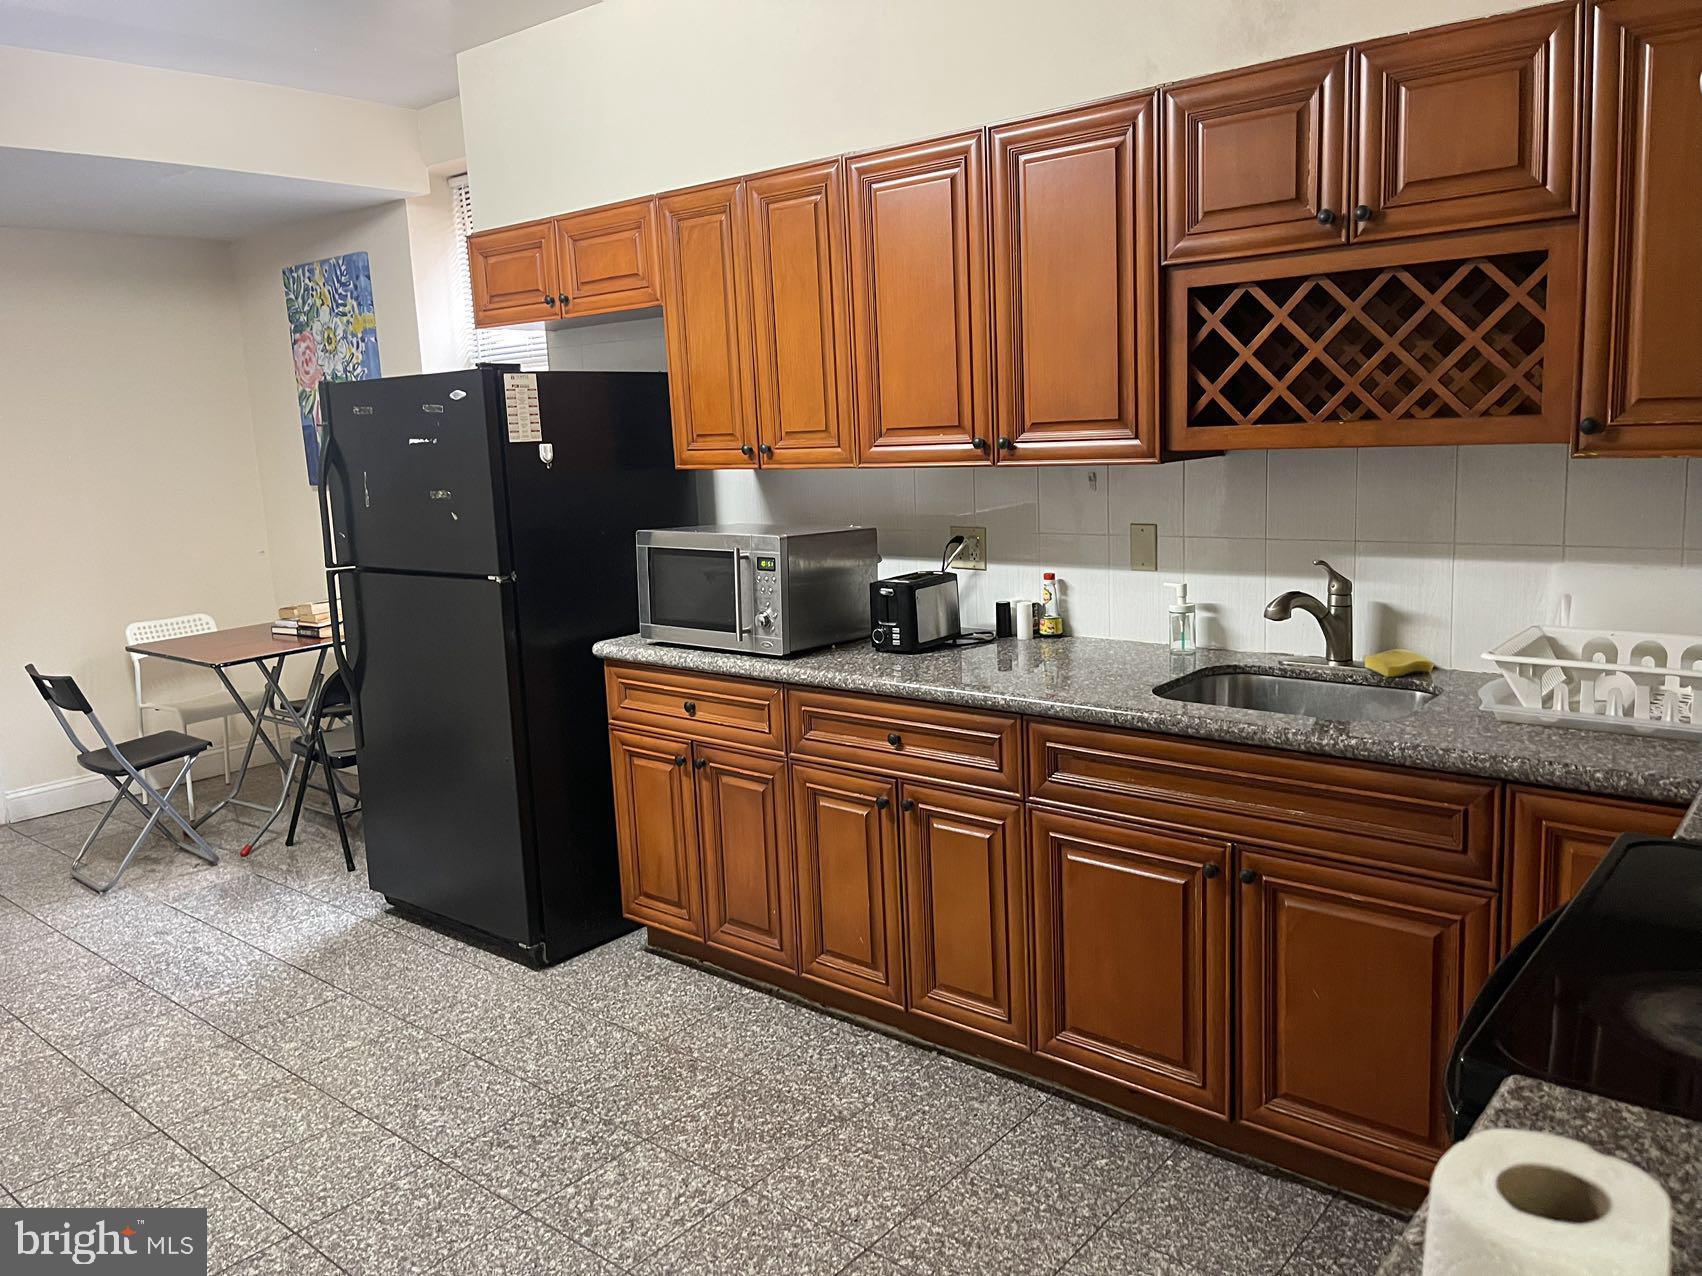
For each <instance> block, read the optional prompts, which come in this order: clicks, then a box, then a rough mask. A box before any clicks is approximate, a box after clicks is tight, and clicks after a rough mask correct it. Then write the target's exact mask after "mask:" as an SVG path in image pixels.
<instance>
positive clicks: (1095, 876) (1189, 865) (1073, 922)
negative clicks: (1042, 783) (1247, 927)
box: [1029, 811, 1229, 1116]
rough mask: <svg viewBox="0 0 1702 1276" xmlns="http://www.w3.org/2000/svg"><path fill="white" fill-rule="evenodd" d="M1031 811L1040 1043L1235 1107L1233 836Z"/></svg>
mask: <svg viewBox="0 0 1702 1276" xmlns="http://www.w3.org/2000/svg"><path fill="white" fill-rule="evenodd" d="M1030 820H1031V824H1030V834H1029V843H1030V855H1031V860H1032V864H1033V895H1034V990H1035V995H1034V1002H1035V1021H1036V1039H1035V1049H1036V1050H1037V1052H1038V1053H1040V1054H1041V1055H1044V1056H1047V1057H1050V1058H1053V1059H1057V1060H1060V1061H1062V1062H1064V1063H1067V1064H1069V1065H1071V1066H1072V1067H1074V1068H1079V1069H1082V1070H1085V1071H1087V1072H1092V1073H1097V1074H1099V1075H1101V1076H1105V1077H1109V1078H1111V1079H1112V1080H1115V1081H1119V1082H1122V1083H1124V1084H1126V1085H1130V1086H1133V1087H1135V1088H1137V1089H1140V1090H1145V1091H1149V1092H1151V1093H1153V1094H1158V1095H1162V1096H1164V1097H1166V1098H1171V1099H1177V1100H1180V1101H1181V1102H1183V1103H1187V1104H1189V1105H1191V1106H1194V1107H1198V1108H1203V1109H1205V1110H1206V1111H1209V1112H1213V1113H1217V1114H1219V1115H1222V1116H1227V1115H1228V1114H1229V1064H1228V1050H1229V973H1228V972H1229V891H1228V888H1227V886H1226V885H1225V881H1226V876H1227V874H1226V869H1227V865H1228V860H1229V847H1228V845H1227V844H1225V843H1223V842H1213V841H1208V840H1205V839H1196V838H1185V837H1178V836H1175V835H1172V834H1168V833H1157V832H1149V831H1146V830H1142V829H1134V828H1127V827H1123V826H1120V825H1116V824H1111V823H1108V822H1105V821H1101V820H1091V819H1083V818H1081V817H1079V816H1075V815H1065V814H1062V813H1059V812H1053V811H1035V812H1033V813H1032V815H1031V817H1030Z"/></svg>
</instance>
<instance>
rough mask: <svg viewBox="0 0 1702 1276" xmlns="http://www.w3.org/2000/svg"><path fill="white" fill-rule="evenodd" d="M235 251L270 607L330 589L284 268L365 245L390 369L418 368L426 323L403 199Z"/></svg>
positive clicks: (384, 361)
mask: <svg viewBox="0 0 1702 1276" xmlns="http://www.w3.org/2000/svg"><path fill="white" fill-rule="evenodd" d="M228 251H229V255H230V259H231V262H232V267H233V269H234V271H235V279H236V288H237V298H238V303H239V305H240V307H241V326H240V344H241V353H240V356H239V357H240V358H241V360H242V363H241V366H242V367H245V368H246V369H247V384H248V393H249V396H250V407H249V411H250V414H251V416H252V418H253V422H254V448H255V452H256V454H257V456H258V459H259V477H260V491H261V497H262V505H261V512H262V514H263V520H264V522H263V531H264V535H265V538H266V542H267V544H268V545H269V546H270V547H271V555H270V564H271V577H270V580H269V582H268V584H269V587H270V589H269V593H268V596H267V610H268V611H270V610H271V609H272V607H274V606H276V605H278V604H282V603H287V602H303V601H307V600H309V599H316V598H323V597H324V596H325V563H324V556H323V552H322V550H321V546H320V534H319V505H318V499H317V496H316V494H315V492H314V489H313V488H312V487H311V486H309V484H308V481H307V461H306V457H305V456H304V455H303V450H302V439H301V418H300V414H299V411H298V409H297V407H296V383H295V366H294V363H293V362H292V360H291V356H290V325H289V318H288V316H287V315H286V313H285V311H284V291H283V270H284V268H285V267H286V266H295V265H299V264H301V263H302V262H306V261H317V260H319V259H320V258H324V257H332V256H335V255H337V254H338V253H346V252H357V251H364V252H366V253H367V254H368V255H369V256H370V258H371V264H372V294H373V314H374V316H375V317H376V319H377V322H378V359H379V368H380V370H381V371H382V372H383V374H384V375H385V376H402V375H405V374H407V373H411V372H419V371H420V370H421V364H420V323H419V315H418V312H417V310H416V308H415V292H414V264H413V256H412V249H411V246H410V240H409V216H408V209H407V206H406V204H405V203H404V202H403V201H400V200H397V201H395V202H392V203H389V204H385V205H383V206H381V207H379V208H375V209H371V210H365V211H362V212H357V213H343V214H338V215H336V216H332V217H319V218H314V219H312V220H310V221H305V222H299V223H296V224H295V225H292V226H289V227H286V228H284V229H283V230H279V231H274V232H270V233H268V234H265V235H258V236H255V237H253V238H251V239H244V240H241V241H239V242H237V243H236V244H233V245H231V247H230V249H229V250H228ZM445 320H446V321H447V315H446V316H445Z"/></svg>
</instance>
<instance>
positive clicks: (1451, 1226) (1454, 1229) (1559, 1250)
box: [1424, 1130, 1672, 1276]
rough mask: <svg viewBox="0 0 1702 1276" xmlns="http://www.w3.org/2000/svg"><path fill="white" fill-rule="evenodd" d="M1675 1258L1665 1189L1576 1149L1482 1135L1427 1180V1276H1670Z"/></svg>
mask: <svg viewBox="0 0 1702 1276" xmlns="http://www.w3.org/2000/svg"><path fill="white" fill-rule="evenodd" d="M1671 1257H1672V1202H1671V1201H1670V1200H1669V1199H1668V1198H1667V1193H1666V1189H1665V1188H1663V1187H1662V1186H1661V1185H1660V1184H1659V1183H1657V1182H1656V1181H1655V1180H1654V1179H1653V1178H1651V1177H1650V1176H1649V1175H1648V1174H1646V1173H1644V1172H1643V1171H1642V1170H1640V1169H1638V1168H1637V1167H1636V1166H1635V1165H1630V1164H1627V1163H1626V1162H1624V1161H1621V1160H1619V1159H1618V1158H1617V1157H1612V1156H1603V1155H1602V1154H1601V1153H1600V1152H1597V1151H1596V1150H1595V1149H1594V1148H1591V1147H1587V1146H1585V1145H1584V1144H1582V1143H1579V1142H1577V1141H1576V1140H1573V1139H1563V1138H1561V1137H1560V1136H1559V1135H1557V1134H1538V1133H1536V1132H1534V1131H1531V1130H1484V1131H1483V1132H1481V1133H1479V1134H1474V1135H1472V1136H1471V1137H1470V1138H1468V1139H1466V1140H1465V1141H1464V1142H1462V1143H1457V1144H1455V1145H1454V1146H1453V1147H1452V1148H1450V1149H1449V1150H1448V1151H1447V1153H1446V1154H1444V1155H1443V1157H1442V1159H1441V1160H1440V1161H1438V1162H1437V1163H1436V1172H1435V1173H1434V1174H1433V1175H1432V1176H1431V1179H1430V1218H1429V1221H1428V1222H1427V1223H1426V1224H1425V1229H1424V1272H1425V1276H1491V1274H1493V1276H1536V1274H1537V1273H1545V1274H1551V1276H1585V1274H1586V1273H1588V1276H1667V1273H1668V1272H1669V1270H1670V1264H1671Z"/></svg>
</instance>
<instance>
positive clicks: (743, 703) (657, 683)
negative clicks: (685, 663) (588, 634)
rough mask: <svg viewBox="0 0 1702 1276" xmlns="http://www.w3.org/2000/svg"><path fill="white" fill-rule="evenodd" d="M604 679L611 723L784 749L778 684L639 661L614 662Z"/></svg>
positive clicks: (782, 720)
mask: <svg viewBox="0 0 1702 1276" xmlns="http://www.w3.org/2000/svg"><path fill="white" fill-rule="evenodd" d="M603 678H604V685H605V686H606V687H607V689H608V696H609V721H610V722H611V723H613V724H615V725H617V726H634V727H644V728H645V729H646V730H650V731H670V732H674V733H676V734H679V735H689V736H691V737H692V738H693V739H695V740H720V741H724V742H725V743H727V744H741V745H744V746H745V747H747V748H754V749H773V750H775V751H776V752H779V751H780V750H782V749H784V747H785V737H784V735H783V734H782V733H783V731H784V730H785V722H784V719H783V717H782V716H781V711H780V688H779V687H772V686H769V685H768V684H766V683H761V682H741V681H738V680H737V679H733V678H710V677H705V676H704V675H703V674H687V673H673V672H671V671H669V670H666V669H651V668H646V667H643V666H639V665H610V666H608V667H607V669H605V670H604V674H603Z"/></svg>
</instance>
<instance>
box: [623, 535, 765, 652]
mask: <svg viewBox="0 0 1702 1276" xmlns="http://www.w3.org/2000/svg"><path fill="white" fill-rule="evenodd" d="M751 571H752V568H751V564H750V556H749V555H748V554H745V553H743V552H742V551H740V550H737V549H696V548H687V547H684V546H673V545H647V546H640V547H639V549H638V573H639V584H640V586H641V588H640V589H639V617H638V618H639V633H640V634H641V635H642V636H643V637H645V638H650V639H655V640H658V641H661V642H680V643H689V644H691V645H693V646H699V647H717V648H722V649H725V650H729V651H738V650H742V649H743V648H744V647H745V646H746V638H747V636H748V635H749V633H750V630H751V624H752V613H753V610H754V606H753V604H754V600H755V588H754V584H753V582H751V580H750V579H749V576H750V574H751Z"/></svg>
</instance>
